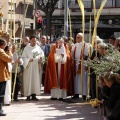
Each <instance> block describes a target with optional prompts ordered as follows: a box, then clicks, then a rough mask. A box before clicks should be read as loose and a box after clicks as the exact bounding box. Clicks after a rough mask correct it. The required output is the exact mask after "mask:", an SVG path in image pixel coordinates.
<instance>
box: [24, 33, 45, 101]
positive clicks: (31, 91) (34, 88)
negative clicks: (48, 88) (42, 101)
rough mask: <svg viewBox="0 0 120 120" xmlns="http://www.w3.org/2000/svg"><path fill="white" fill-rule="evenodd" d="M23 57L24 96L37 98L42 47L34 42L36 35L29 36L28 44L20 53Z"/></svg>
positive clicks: (42, 56)
mask: <svg viewBox="0 0 120 120" xmlns="http://www.w3.org/2000/svg"><path fill="white" fill-rule="evenodd" d="M22 59H23V66H24V72H23V82H24V84H23V85H24V96H27V99H26V100H27V101H29V100H31V96H32V100H38V99H37V98H36V95H40V86H41V72H42V69H41V64H42V62H43V61H44V53H43V51H42V49H41V48H40V47H39V46H38V45H37V44H36V36H35V35H32V36H31V37H30V44H28V45H27V46H26V47H25V49H24V51H23V54H22Z"/></svg>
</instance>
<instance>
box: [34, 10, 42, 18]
mask: <svg viewBox="0 0 120 120" xmlns="http://www.w3.org/2000/svg"><path fill="white" fill-rule="evenodd" d="M34 16H35V17H37V18H39V17H40V16H41V15H40V11H39V10H36V11H35V12H34Z"/></svg>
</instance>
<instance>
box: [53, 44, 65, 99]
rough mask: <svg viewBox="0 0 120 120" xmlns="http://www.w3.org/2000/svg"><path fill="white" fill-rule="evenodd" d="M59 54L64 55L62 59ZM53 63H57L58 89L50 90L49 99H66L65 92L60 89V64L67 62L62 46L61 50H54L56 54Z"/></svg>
mask: <svg viewBox="0 0 120 120" xmlns="http://www.w3.org/2000/svg"><path fill="white" fill-rule="evenodd" d="M61 53H62V54H64V57H62V56H61ZM54 57H55V62H56V63H58V85H59V88H54V89H51V97H52V98H57V99H59V98H66V96H67V92H66V90H64V89H60V71H61V64H65V62H66V61H67V55H66V50H65V47H64V45H63V46H62V48H61V49H56V53H55V55H54Z"/></svg>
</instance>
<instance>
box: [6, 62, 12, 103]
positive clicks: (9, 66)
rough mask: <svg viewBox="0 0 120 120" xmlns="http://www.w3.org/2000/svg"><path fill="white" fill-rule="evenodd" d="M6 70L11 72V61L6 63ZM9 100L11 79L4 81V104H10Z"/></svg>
mask: <svg viewBox="0 0 120 120" xmlns="http://www.w3.org/2000/svg"><path fill="white" fill-rule="evenodd" d="M8 70H9V72H12V63H8ZM10 102H11V80H7V81H6V89H5V95H4V104H5V105H6V104H10Z"/></svg>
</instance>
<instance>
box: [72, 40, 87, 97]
mask: <svg viewBox="0 0 120 120" xmlns="http://www.w3.org/2000/svg"><path fill="white" fill-rule="evenodd" d="M75 47H76V52H75V62H76V72H77V70H78V67H79V62H80V55H81V49H82V42H81V43H76V44H75V45H74V46H73V47H72V56H74V50H75ZM88 50H89V48H88V44H87V43H85V48H84V55H85V56H88ZM73 58H74V57H73ZM81 75H82V80H81ZM74 91H75V94H80V95H87V71H86V70H85V66H84V65H83V67H82V73H81V74H77V73H76V76H74Z"/></svg>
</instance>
